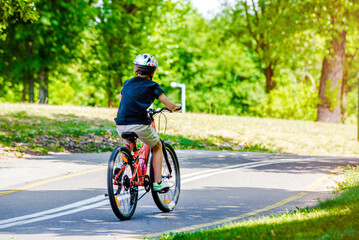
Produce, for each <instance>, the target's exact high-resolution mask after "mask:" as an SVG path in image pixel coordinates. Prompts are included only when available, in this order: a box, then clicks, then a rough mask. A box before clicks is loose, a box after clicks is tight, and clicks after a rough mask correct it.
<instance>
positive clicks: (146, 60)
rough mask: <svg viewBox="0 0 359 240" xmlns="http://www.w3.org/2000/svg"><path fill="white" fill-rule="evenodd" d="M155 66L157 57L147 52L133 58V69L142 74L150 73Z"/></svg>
mask: <svg viewBox="0 0 359 240" xmlns="http://www.w3.org/2000/svg"><path fill="white" fill-rule="evenodd" d="M157 67H158V62H157V59H156V58H155V57H154V56H152V55H151V54H149V53H144V54H140V55H138V56H137V57H136V58H135V60H133V70H135V72H138V73H139V74H142V75H152V73H154V72H155V70H156V68H157Z"/></svg>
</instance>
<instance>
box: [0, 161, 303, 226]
mask: <svg viewBox="0 0 359 240" xmlns="http://www.w3.org/2000/svg"><path fill="white" fill-rule="evenodd" d="M307 160H308V159H281V160H273V161H263V162H254V163H253V162H252V163H242V164H237V165H231V166H227V167H222V168H218V169H210V170H204V171H201V172H196V173H191V174H187V175H184V176H182V178H181V183H182V184H184V183H188V182H191V181H195V180H198V179H201V178H206V177H209V176H213V175H216V174H222V173H226V172H229V171H235V170H239V169H248V168H255V167H261V166H266V165H273V164H279V163H289V162H300V161H307ZM142 193H144V190H141V191H139V194H142ZM108 203H109V201H108V199H107V198H106V197H105V196H104V195H100V196H97V197H93V198H89V199H86V200H82V201H79V202H75V203H72V204H69V205H65V206H62V207H58V208H53V209H49V210H46V211H42V212H38V213H34V214H29V215H24V216H20V217H15V218H10V219H5V220H0V229H4V228H9V227H13V226H19V225H24V224H28V223H34V222H39V221H44V220H48V219H52V218H56V217H61V216H65V215H70V214H73V213H77V212H81V211H85V210H89V209H92V208H97V207H100V206H104V205H107V204H108ZM88 204H89V205H88ZM69 209H72V210H69ZM26 219H29V220H26Z"/></svg>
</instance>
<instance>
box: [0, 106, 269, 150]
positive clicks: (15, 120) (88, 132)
mask: <svg viewBox="0 0 359 240" xmlns="http://www.w3.org/2000/svg"><path fill="white" fill-rule="evenodd" d="M6 106H7V107H6ZM11 106H16V105H15V104H14V105H12V104H7V105H3V106H2V107H3V108H2V109H1V108H0V144H1V145H2V146H3V147H7V148H8V149H10V151H15V152H16V153H19V154H17V156H22V154H25V153H27V154H36V153H48V152H49V151H52V152H63V151H70V152H102V151H112V150H113V149H114V148H115V147H116V146H118V145H120V144H121V141H120V139H119V138H118V136H117V132H116V126H115V123H114V121H113V117H114V115H113V116H112V117H108V116H106V118H103V115H102V114H100V115H98V113H96V109H95V108H92V109H91V108H80V109H81V111H80V112H79V111H76V107H60V106H58V107H57V108H58V109H59V110H60V111H58V112H57V111H56V110H55V109H56V108H55V107H54V106H52V107H51V106H42V105H27V104H24V105H20V106H29V108H28V109H26V108H24V109H21V108H20V109H19V108H11ZM49 107H50V108H49ZM64 110H66V113H64ZM91 110H94V111H93V112H91ZM97 110H98V109H97ZM100 110H101V109H100ZM102 110H106V109H102ZM111 112H112V113H114V111H111ZM162 120H164V119H162ZM160 136H161V137H162V138H164V139H165V140H166V141H170V142H171V143H172V144H173V146H174V148H177V149H203V150H231V151H252V152H254V151H258V152H275V151H272V150H270V149H268V148H267V147H265V146H262V145H261V144H253V145H251V144H244V145H243V146H241V147H238V146H233V144H232V143H233V142H235V141H234V140H233V139H231V138H224V137H222V136H211V137H208V138H205V137H200V136H194V135H190V134H187V135H186V136H183V135H180V134H178V135H171V134H166V135H163V134H160ZM2 154H5V153H2Z"/></svg>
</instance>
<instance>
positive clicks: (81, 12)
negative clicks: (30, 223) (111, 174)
mask: <svg viewBox="0 0 359 240" xmlns="http://www.w3.org/2000/svg"><path fill="white" fill-rule="evenodd" d="M358 10H359V1H358V0H303V1H296V0H258V1H249V0H242V1H240V0H234V1H231V4H229V3H226V1H222V5H221V9H220V11H218V13H217V14H216V15H213V16H212V17H211V18H205V17H204V16H203V15H202V14H200V13H198V10H197V9H196V8H194V7H193V5H192V4H191V1H189V0H188V1H187V0H182V1H174V0H136V1H135V0H117V1H116V0H102V1H91V0H67V1H55V0H51V1H45V0H0V58H1V60H0V102H39V103H47V104H56V105H63V104H71V105H82V106H99V107H117V106H118V94H119V92H120V91H121V88H122V86H123V83H124V81H125V80H127V79H129V78H131V77H132V76H133V75H134V73H133V68H132V61H133V59H134V58H135V57H136V55H138V54H139V53H145V52H149V53H150V54H152V55H154V56H156V58H157V59H158V62H159V68H158V69H157V71H156V75H155V77H154V80H155V81H156V82H158V83H159V84H160V85H161V86H162V88H163V89H164V90H165V92H166V95H168V96H169V98H170V99H172V100H173V101H175V102H180V99H181V98H180V89H178V88H171V87H170V83H171V82H179V83H185V84H186V94H187V95H186V100H187V106H186V109H187V111H190V112H199V113H201V112H205V113H212V114H227V115H240V116H257V117H274V118H283V119H301V120H310V121H315V120H317V121H323V122H336V123H339V122H342V123H344V122H347V123H353V122H354V121H356V117H357V110H356V109H357V107H358V70H359V59H358V54H359V51H358V49H359V41H358V38H359V31H358V30H359V28H358V27H359V11H358Z"/></svg>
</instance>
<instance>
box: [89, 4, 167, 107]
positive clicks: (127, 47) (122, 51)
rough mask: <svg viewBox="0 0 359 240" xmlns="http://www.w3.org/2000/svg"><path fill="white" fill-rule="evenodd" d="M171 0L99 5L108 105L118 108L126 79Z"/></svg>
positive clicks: (100, 65)
mask: <svg viewBox="0 0 359 240" xmlns="http://www.w3.org/2000/svg"><path fill="white" fill-rule="evenodd" d="M166 4H170V1H162V0H161V1H157V0H151V1H148V0H146V1H145V0H142V1H103V4H101V5H99V6H98V15H97V22H96V30H97V31H98V37H99V39H98V42H97V44H96V45H95V46H94V47H95V48H96V54H97V59H98V60H99V62H98V66H97V67H96V68H97V69H101V76H99V78H100V79H101V80H100V81H97V82H98V84H99V87H100V88H103V89H105V91H106V94H107V99H108V106H109V107H112V106H114V101H116V99H117V96H118V93H119V91H120V88H121V86H122V85H123V81H124V79H126V78H128V76H129V74H128V73H130V72H132V71H133V70H132V64H131V63H132V61H133V59H134V58H135V56H136V55H138V54H139V53H141V52H142V49H143V48H144V47H145V46H146V41H147V39H148V36H149V35H151V33H152V31H153V27H154V25H155V23H156V19H157V18H158V16H159V11H160V10H161V9H163V8H164V6H165V5H166ZM131 75H132V74H131Z"/></svg>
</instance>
